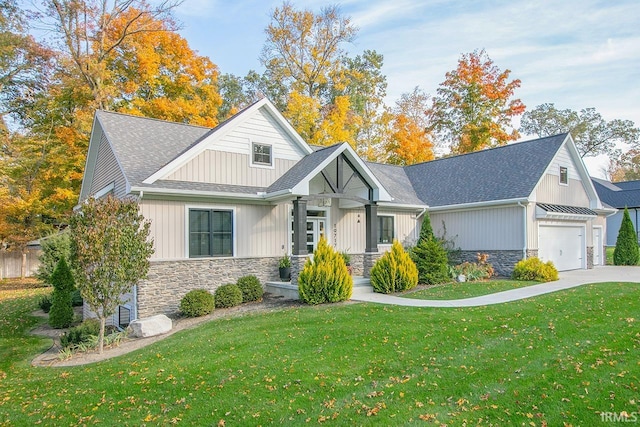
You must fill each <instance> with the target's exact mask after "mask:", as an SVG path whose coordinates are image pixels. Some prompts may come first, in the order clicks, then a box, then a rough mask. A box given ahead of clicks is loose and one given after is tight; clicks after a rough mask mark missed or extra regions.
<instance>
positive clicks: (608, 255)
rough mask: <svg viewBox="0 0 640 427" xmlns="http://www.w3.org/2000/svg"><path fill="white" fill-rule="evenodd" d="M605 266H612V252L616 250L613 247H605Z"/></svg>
mask: <svg viewBox="0 0 640 427" xmlns="http://www.w3.org/2000/svg"><path fill="white" fill-rule="evenodd" d="M606 249H607V265H613V251H615V250H616V248H615V247H614V246H607V248H606Z"/></svg>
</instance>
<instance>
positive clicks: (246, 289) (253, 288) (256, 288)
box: [237, 276, 264, 302]
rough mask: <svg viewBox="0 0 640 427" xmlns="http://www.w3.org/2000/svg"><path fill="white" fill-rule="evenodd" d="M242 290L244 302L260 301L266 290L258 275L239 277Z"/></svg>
mask: <svg viewBox="0 0 640 427" xmlns="http://www.w3.org/2000/svg"><path fill="white" fill-rule="evenodd" d="M237 285H238V287H239V288H240V291H242V302H250V301H260V300H261V299H262V294H264V290H263V289H262V285H261V284H260V280H258V278H257V277H256V276H244V277H241V278H239V279H238V283H237Z"/></svg>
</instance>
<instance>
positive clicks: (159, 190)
mask: <svg viewBox="0 0 640 427" xmlns="http://www.w3.org/2000/svg"><path fill="white" fill-rule="evenodd" d="M131 192H132V193H138V194H142V193H144V192H147V193H151V194H163V195H168V196H205V197H221V198H234V199H252V200H256V199H257V200H264V196H263V195H260V194H256V193H252V194H249V193H224V192H219V191H201V190H178V189H170V188H148V187H131Z"/></svg>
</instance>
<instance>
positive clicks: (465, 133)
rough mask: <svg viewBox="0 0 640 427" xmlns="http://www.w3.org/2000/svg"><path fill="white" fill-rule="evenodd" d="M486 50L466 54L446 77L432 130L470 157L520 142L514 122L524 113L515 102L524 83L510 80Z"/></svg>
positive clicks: (436, 101) (436, 102)
mask: <svg viewBox="0 0 640 427" xmlns="http://www.w3.org/2000/svg"><path fill="white" fill-rule="evenodd" d="M510 74H511V71H510V70H508V69H507V70H505V71H502V70H500V68H498V67H497V66H496V65H494V63H493V61H492V60H491V58H489V56H488V55H487V54H486V52H485V51H484V50H481V51H474V52H472V53H468V54H464V55H462V57H461V58H460V60H459V61H458V67H457V68H456V69H455V70H453V71H450V72H448V73H446V75H445V81H444V82H442V83H441V84H440V87H439V88H438V90H437V96H436V97H435V98H434V102H433V106H432V109H431V110H430V112H429V113H430V116H431V119H432V129H433V130H435V131H437V132H439V133H440V134H441V135H442V136H443V137H444V138H446V139H447V140H448V141H449V142H450V144H451V148H452V151H453V152H454V153H457V154H461V153H470V152H473V151H478V150H482V149H485V148H490V147H495V146H500V145H504V144H506V143H507V142H509V141H515V140H516V139H518V137H519V134H518V131H517V130H516V129H511V128H510V125H511V119H512V118H513V117H515V116H517V115H520V114H522V113H523V112H524V110H525V106H524V104H523V103H522V101H520V99H512V97H513V94H514V92H515V89H517V88H518V87H520V80H518V79H515V80H511V81H510V80H509V75H510Z"/></svg>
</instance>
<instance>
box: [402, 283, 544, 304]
mask: <svg viewBox="0 0 640 427" xmlns="http://www.w3.org/2000/svg"><path fill="white" fill-rule="evenodd" d="M539 283H540V282H527V281H521V280H491V281H489V282H464V283H458V282H453V283H444V284H442V285H435V286H431V287H428V288H426V289H421V290H419V291H415V292H410V293H407V294H404V295H400V296H402V297H405V298H413V299H435V300H440V299H444V300H452V299H462V298H472V297H479V296H482V295H488V294H493V293H496V292H502V291H508V290H510V289H516V288H523V287H525V286H531V285H538V284H539Z"/></svg>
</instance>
